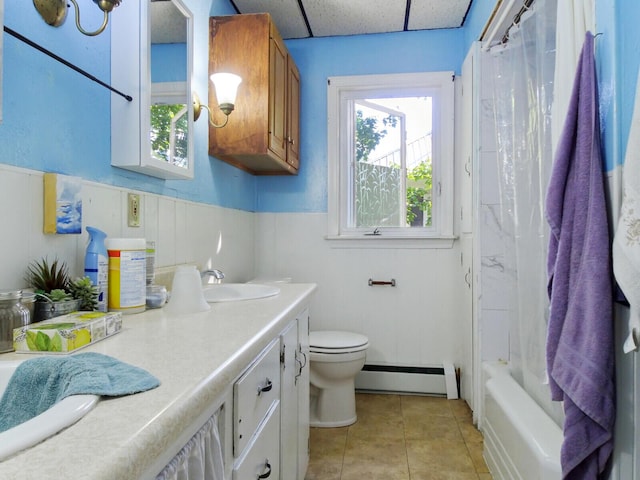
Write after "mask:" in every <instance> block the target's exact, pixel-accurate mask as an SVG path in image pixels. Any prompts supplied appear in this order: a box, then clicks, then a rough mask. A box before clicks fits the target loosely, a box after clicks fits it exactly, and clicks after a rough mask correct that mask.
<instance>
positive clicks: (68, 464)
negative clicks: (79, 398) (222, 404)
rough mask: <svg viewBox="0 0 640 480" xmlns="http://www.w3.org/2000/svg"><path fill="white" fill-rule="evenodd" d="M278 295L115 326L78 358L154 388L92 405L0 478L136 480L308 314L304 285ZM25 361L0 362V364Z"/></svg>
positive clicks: (144, 316) (4, 465) (7, 465)
mask: <svg viewBox="0 0 640 480" xmlns="http://www.w3.org/2000/svg"><path fill="white" fill-rule="evenodd" d="M278 286H279V287H280V289H281V292H280V294H279V295H277V296H274V297H269V298H263V299H260V300H247V301H241V302H224V303H216V304H212V305H211V310H210V311H208V312H204V313H198V314H194V315H188V316H170V315H169V314H167V313H166V312H164V310H163V309H158V310H147V311H146V312H145V313H140V314H135V315H125V316H123V330H122V331H121V332H120V333H118V334H116V335H115V336H113V337H110V338H107V339H105V340H102V341H100V342H98V343H96V344H95V345H90V346H88V347H86V348H84V349H82V350H80V351H83V352H86V351H93V352H99V353H103V354H105V355H111V356H113V357H115V358H117V359H119V360H121V361H123V362H127V363H130V364H132V365H136V366H138V367H141V368H144V369H146V370H148V371H149V372H150V373H152V374H153V375H155V376H156V377H158V378H159V379H160V382H161V385H160V386H159V387H158V388H155V389H153V390H150V391H147V392H143V393H138V394H135V395H129V396H124V397H117V398H109V399H105V398H103V399H101V400H100V402H98V405H97V406H96V408H95V409H94V410H92V411H91V412H89V413H88V414H87V415H86V416H85V417H84V418H82V419H81V420H80V421H79V422H78V423H76V424H74V425H72V426H71V427H69V428H67V429H66V430H64V431H62V432H60V433H58V434H57V435H55V436H54V437H51V438H49V439H48V440H46V441H44V442H42V443H40V444H39V445H36V446H34V447H32V448H30V449H27V450H25V451H23V452H22V453H20V454H18V455H16V456H14V457H12V458H9V459H7V460H5V461H4V462H1V463H0V478H2V479H3V480H9V479H29V480H33V479H35V478H38V479H56V480H59V479H61V478H64V479H65V480H72V479H82V480H86V479H91V480H98V479H105V480H106V479H108V480H114V479H118V480H125V479H137V478H139V477H140V476H141V475H142V474H143V473H145V471H147V470H148V469H149V467H150V466H151V465H153V462H154V460H156V459H157V458H158V457H159V456H160V455H162V454H163V452H164V451H165V450H166V449H167V447H168V446H169V445H170V444H171V443H172V442H174V441H175V439H176V438H177V437H178V436H180V434H181V433H182V431H183V430H184V429H185V428H186V427H187V426H188V425H190V424H192V423H193V422H194V421H196V420H197V419H198V417H200V416H201V415H202V414H203V413H204V412H205V411H206V410H207V409H208V408H210V407H211V405H212V404H213V403H214V402H216V401H218V400H219V398H220V397H221V396H222V395H223V394H224V393H225V391H227V389H228V388H229V386H230V385H231V383H232V382H233V381H234V380H235V379H236V378H237V377H238V375H240V373H242V370H243V369H244V368H245V367H246V366H247V365H248V364H249V363H250V362H251V361H252V360H253V359H254V358H255V356H256V355H257V354H258V353H260V351H261V350H262V349H263V348H264V347H265V346H266V345H267V344H268V343H269V341H270V340H271V339H273V338H275V337H276V336H277V335H278V334H279V333H280V331H281V330H282V328H283V327H284V326H285V325H286V323H288V322H289V321H291V320H293V319H294V318H295V315H296V314H298V313H300V311H301V310H302V309H303V308H304V307H306V306H308V303H309V296H310V295H311V293H312V292H313V290H314V289H315V285H314V284H282V285H278ZM27 355H29V354H16V353H10V354H2V355H0V361H1V360H14V359H25V358H28V357H27ZM205 420H206V419H205ZM203 423H204V422H203ZM187 440H188V439H187ZM185 443H186V442H185ZM160 468H162V467H160ZM156 473H159V472H156Z"/></svg>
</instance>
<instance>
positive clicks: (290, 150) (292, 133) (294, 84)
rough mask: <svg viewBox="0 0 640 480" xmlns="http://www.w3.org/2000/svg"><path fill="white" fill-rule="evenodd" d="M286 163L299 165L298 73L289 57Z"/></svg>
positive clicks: (293, 165) (296, 166)
mask: <svg viewBox="0 0 640 480" xmlns="http://www.w3.org/2000/svg"><path fill="white" fill-rule="evenodd" d="M287 163H288V164H289V165H291V166H292V167H294V168H296V169H297V168H298V166H299V165H300V73H299V72H298V69H297V68H296V65H295V63H294V62H293V59H292V58H291V57H289V61H288V78H287Z"/></svg>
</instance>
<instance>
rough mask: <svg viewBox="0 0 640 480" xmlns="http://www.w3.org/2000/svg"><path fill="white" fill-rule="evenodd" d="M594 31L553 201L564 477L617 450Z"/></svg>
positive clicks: (555, 381)
mask: <svg viewBox="0 0 640 480" xmlns="http://www.w3.org/2000/svg"><path fill="white" fill-rule="evenodd" d="M602 168H603V165H602V158H601V152H600V131H599V114H598V92H597V83H596V74H595V62H594V44H593V35H592V34H591V33H587V35H586V39H585V42H584V45H583V47H582V53H581V55H580V60H579V63H578V69H577V72H576V78H575V82H574V86H573V92H572V95H571V101H570V104H569V110H568V113H567V118H566V122H565V125H564V130H563V132H562V137H561V138H560V142H559V145H558V150H557V152H556V157H555V159H554V164H553V170H552V173H551V179H550V182H549V189H548V191H547V200H546V216H547V221H548V222H549V225H550V227H551V236H550V237H551V238H550V241H549V256H548V260H547V271H548V276H549V284H548V291H549V298H550V313H549V325H548V332H547V371H548V374H549V383H550V387H551V397H552V399H553V400H558V401H559V400H562V401H564V409H565V423H564V442H563V444H562V452H561V457H560V458H561V462H562V474H563V478H570V479H580V480H585V479H591V478H594V479H595V478H600V477H601V475H602V473H603V471H604V470H605V468H606V466H607V465H606V464H607V462H608V460H609V457H610V456H611V452H612V450H613V425H614V421H615V383H614V349H613V302H612V292H613V282H612V275H611V253H610V239H609V227H608V224H607V211H606V203H605V189H604V175H603V173H602Z"/></svg>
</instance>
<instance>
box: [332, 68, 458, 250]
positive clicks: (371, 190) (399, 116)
mask: <svg viewBox="0 0 640 480" xmlns="http://www.w3.org/2000/svg"><path fill="white" fill-rule="evenodd" d="M453 79H454V76H453V72H433V73H409V74H391V75H363V76H349V77H331V78H329V79H328V95H327V98H328V155H329V186H328V187H329V199H328V200H329V201H328V205H329V236H328V238H330V239H331V238H334V239H335V238H338V239H343V238H344V239H358V238H360V239H364V238H367V239H374V238H380V239H383V238H384V239H389V238H412V239H416V238H418V239H419V238H431V239H436V238H437V239H442V238H452V235H453V154H454V152H453V125H454V123H453V122H454V113H453V112H454V84H453Z"/></svg>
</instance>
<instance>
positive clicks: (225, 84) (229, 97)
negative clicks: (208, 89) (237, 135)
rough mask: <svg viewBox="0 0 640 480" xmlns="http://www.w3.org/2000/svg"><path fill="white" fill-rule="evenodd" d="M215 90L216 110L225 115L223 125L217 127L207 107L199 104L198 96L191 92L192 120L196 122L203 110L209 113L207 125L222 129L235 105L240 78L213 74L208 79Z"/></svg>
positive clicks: (231, 74) (226, 74) (231, 75)
mask: <svg viewBox="0 0 640 480" xmlns="http://www.w3.org/2000/svg"><path fill="white" fill-rule="evenodd" d="M209 78H210V79H211V82H212V83H213V87H214V88H215V90H216V98H217V99H218V108H219V109H220V110H222V113H224V114H225V120H224V123H222V124H220V125H218V124H216V123H215V122H214V121H213V112H212V111H211V109H210V108H209V106H208V105H205V104H202V103H200V98H199V97H198V94H197V93H195V92H193V119H194V120H198V118H200V113H201V112H202V109H203V108H204V109H205V110H207V111H208V112H209V123H210V124H211V126H212V127H215V128H222V127H224V126H225V125H226V124H227V122H228V121H229V114H230V113H231V112H233V109H234V104H235V103H236V94H237V93H238V86H239V85H240V83H241V82H242V78H240V77H239V76H238V75H234V74H233V73H214V74H213V75H211V77H209Z"/></svg>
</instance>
